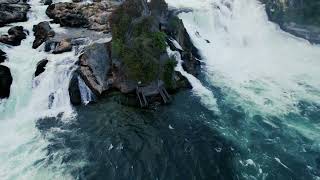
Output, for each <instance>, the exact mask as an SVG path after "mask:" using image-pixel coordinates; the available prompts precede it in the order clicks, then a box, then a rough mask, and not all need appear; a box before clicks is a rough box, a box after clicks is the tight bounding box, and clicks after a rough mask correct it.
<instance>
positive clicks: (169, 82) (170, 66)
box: [162, 59, 177, 88]
mask: <svg viewBox="0 0 320 180" xmlns="http://www.w3.org/2000/svg"><path fill="white" fill-rule="evenodd" d="M176 66H177V61H176V60H174V59H168V60H167V61H166V62H165V63H164V69H163V70H164V71H163V72H162V80H163V82H164V84H165V86H166V88H171V87H172V86H173V80H174V79H173V73H174V68H175V67H176Z"/></svg>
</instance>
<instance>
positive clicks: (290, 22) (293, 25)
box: [260, 0, 320, 43]
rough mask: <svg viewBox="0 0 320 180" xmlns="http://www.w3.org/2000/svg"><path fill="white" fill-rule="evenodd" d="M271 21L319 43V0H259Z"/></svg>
mask: <svg viewBox="0 0 320 180" xmlns="http://www.w3.org/2000/svg"><path fill="white" fill-rule="evenodd" d="M260 1H261V2H262V3H264V4H265V5H266V11H267V14H268V16H269V19H270V20H271V21H274V22H276V23H278V24H279V25H280V27H281V28H282V29H284V30H285V31H288V32H290V33H292V34H294V35H296V36H299V37H302V38H305V39H307V40H309V41H310V42H314V43H320V1H318V0H260Z"/></svg>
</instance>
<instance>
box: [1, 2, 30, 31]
mask: <svg viewBox="0 0 320 180" xmlns="http://www.w3.org/2000/svg"><path fill="white" fill-rule="evenodd" d="M29 8H30V6H29V5H28V4H27V3H25V2H23V1H20V0H1V1H0V27H2V26H5V25H6V24H9V23H13V22H22V21H27V12H28V10H29Z"/></svg>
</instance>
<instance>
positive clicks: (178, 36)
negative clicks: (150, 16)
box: [165, 13, 201, 75]
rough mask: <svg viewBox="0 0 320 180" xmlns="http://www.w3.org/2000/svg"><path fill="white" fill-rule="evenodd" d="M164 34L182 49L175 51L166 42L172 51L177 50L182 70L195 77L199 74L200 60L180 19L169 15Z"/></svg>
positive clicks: (172, 46)
mask: <svg viewBox="0 0 320 180" xmlns="http://www.w3.org/2000/svg"><path fill="white" fill-rule="evenodd" d="M165 31H166V33H167V34H168V35H169V36H171V37H172V38H173V39H175V40H176V41H177V42H178V43H179V45H180V46H181V48H182V49H175V47H174V45H172V43H171V42H168V44H169V45H170V47H171V48H172V49H173V50H177V51H179V52H180V54H181V58H182V59H183V64H182V66H183V69H184V70H186V71H187V72H188V73H190V74H193V75H197V74H198V73H199V67H200V62H199V60H198V59H201V57H200V55H199V52H198V49H197V48H196V47H195V46H194V45H193V43H192V41H191V38H190V36H189V34H188V32H187V30H186V28H185V27H184V24H183V22H182V20H181V19H179V18H178V17H177V16H175V15H174V13H173V14H171V15H170V17H169V19H168V21H167V24H166V25H165Z"/></svg>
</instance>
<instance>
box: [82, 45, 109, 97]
mask: <svg viewBox="0 0 320 180" xmlns="http://www.w3.org/2000/svg"><path fill="white" fill-rule="evenodd" d="M110 70H111V58H110V43H95V44H92V45H90V46H88V47H86V48H85V50H84V53H83V54H82V55H81V56H80V75H81V77H82V79H83V80H84V82H85V83H86V85H87V86H88V87H89V88H90V89H91V90H92V92H93V93H94V94H96V95H98V96H99V95H101V94H102V93H103V92H104V91H105V90H107V89H108V88H109V82H108V78H107V75H108V73H110Z"/></svg>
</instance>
